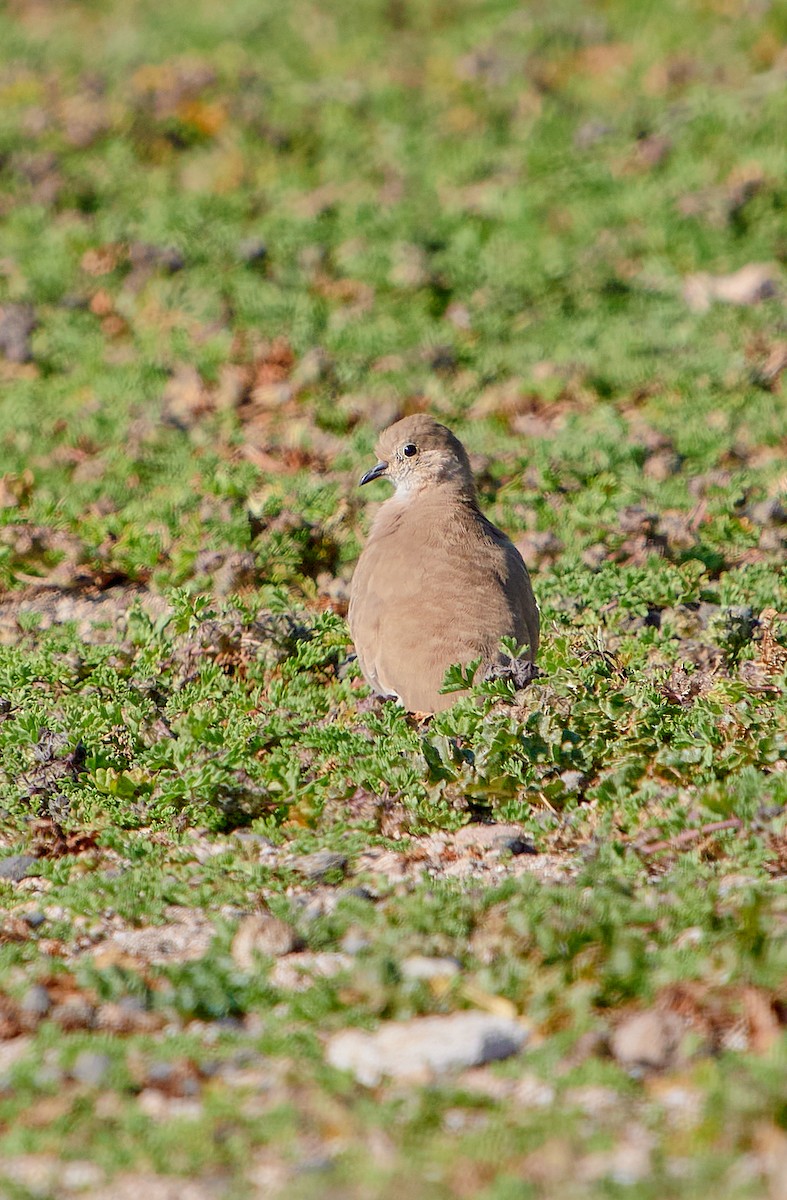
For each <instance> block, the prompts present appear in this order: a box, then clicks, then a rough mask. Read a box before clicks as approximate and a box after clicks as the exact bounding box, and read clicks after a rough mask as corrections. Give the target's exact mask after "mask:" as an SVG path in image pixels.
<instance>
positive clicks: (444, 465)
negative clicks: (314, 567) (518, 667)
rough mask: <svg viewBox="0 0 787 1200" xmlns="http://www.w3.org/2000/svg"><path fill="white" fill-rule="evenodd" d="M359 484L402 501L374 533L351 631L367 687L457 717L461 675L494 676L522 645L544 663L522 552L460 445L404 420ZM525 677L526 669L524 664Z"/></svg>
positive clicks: (424, 423) (415, 419)
mask: <svg viewBox="0 0 787 1200" xmlns="http://www.w3.org/2000/svg"><path fill="white" fill-rule="evenodd" d="M376 450H377V454H378V457H379V461H378V462H377V463H376V464H375V465H374V466H373V467H372V468H371V469H370V470H368V471H367V472H366V473H365V475H364V476H363V477H362V478H361V480H360V485H361V486H362V485H364V484H367V483H370V482H371V481H372V480H373V479H386V480H388V481H389V482H390V483H392V484H393V485H394V489H395V490H394V494H393V496H391V497H390V498H389V499H388V500H386V501H385V502H384V503H383V504H382V505H381V506H380V509H379V511H378V513H377V515H376V517H375V519H374V521H373V524H372V527H371V530H370V532H369V537H368V539H367V541H366V545H365V546H364V548H363V551H362V553H361V556H360V558H359V559H358V563H357V566H356V568H355V572H354V575H353V579H352V585H351V590H350V606H349V611H348V622H349V626H350V633H351V636H352V639H353V642H354V644H355V649H356V652H357V655H358V663H359V666H360V668H361V671H362V673H363V676H364V678H365V679H366V681H367V683H368V684H369V686H370V687H371V688H372V690H373V691H374V692H375V693H376V694H377V695H378V696H381V697H383V698H386V699H394V700H398V701H399V703H400V704H401V705H402V706H403V707H404V708H405V709H407V711H408V712H413V713H423V714H427V713H434V712H439V711H440V710H442V709H445V708H448V707H449V706H450V705H451V704H453V703H454V702H455V701H456V699H457V698H458V696H459V695H461V692H459V693H457V692H447V693H443V692H442V691H441V689H442V686H443V680H444V678H445V673H446V671H447V669H448V668H449V667H450V666H451V665H452V664H453V663H459V664H461V665H463V666H466V665H467V664H468V663H470V662H472V661H474V660H476V659H480V660H481V663H482V665H483V667H484V668H486V669H489V670H491V671H493V672H494V669H495V668H496V667H497V668H499V667H500V666H501V664H502V663H503V662H504V661H505V655H504V654H503V653H501V650H500V639H501V638H503V637H512V638H514V639H515V640H516V642H517V644H518V645H519V646H522V647H525V646H526V647H527V650H526V652H525V655H524V657H525V658H527V659H529V660H530V661H531V662H533V661H534V660H535V657H536V652H537V650H538V640H539V612H538V606H537V604H536V601H535V597H534V596H533V589H532V587H531V584H530V577H529V575H528V572H527V568H526V566H525V564H524V562H523V560H522V556H521V555H520V553H519V551H518V550H517V549H516V547H515V546H514V545H513V543H512V542H511V541H510V540H509V539H508V538H507V537H506V535H505V534H504V533H503V532H502V531H501V530H500V529H498V528H497V527H496V526H495V525H493V524H492V522H491V521H489V520H487V518H486V517H485V516H484V515H483V513H482V512H481V510H480V508H479V506H478V496H477V493H476V488H475V483H474V480H473V474H472V471H471V468H470V462H469V460H468V457H467V453H466V451H465V448H464V446H463V445H462V443H461V442H460V441H459V439H458V438H457V437H455V436H454V434H453V433H452V432H451V431H450V429H447V428H446V427H445V425H441V424H440V423H439V422H438V421H436V420H434V418H432V417H430V416H427V415H426V414H423V413H421V414H417V415H415V416H411V417H405V418H404V419H403V420H401V421H397V422H396V424H394V425H391V426H390V427H389V428H388V429H386V430H385V431H384V432H383V433H382V435H381V436H380V439H379V441H378V443H377V447H376ZM523 665H524V664H523Z"/></svg>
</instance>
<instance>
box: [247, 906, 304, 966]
mask: <svg viewBox="0 0 787 1200" xmlns="http://www.w3.org/2000/svg"><path fill="white" fill-rule="evenodd" d="M301 944H302V942H301V939H300V937H299V936H298V933H297V931H296V930H295V929H294V928H293V926H292V925H290V924H289V922H288V921H282V920H281V918H280V917H274V915H273V914H272V913H252V914H251V915H250V916H248V917H244V918H243V920H242V921H241V923H240V925H239V926H238V929H237V931H236V933H235V937H234V938H233V939H232V957H233V959H234V961H235V963H236V964H237V965H238V966H239V967H240V969H241V970H242V971H251V970H253V969H254V967H255V965H256V957H257V956H258V955H259V956H262V957H265V958H279V957H280V956H281V955H282V954H291V953H292V951H293V950H297V949H298V948H299V947H300V946H301Z"/></svg>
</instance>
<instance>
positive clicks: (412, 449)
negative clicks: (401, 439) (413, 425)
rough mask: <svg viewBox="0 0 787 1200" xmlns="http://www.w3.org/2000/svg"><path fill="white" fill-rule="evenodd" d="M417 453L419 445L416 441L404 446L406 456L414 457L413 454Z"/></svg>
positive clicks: (403, 452)
mask: <svg viewBox="0 0 787 1200" xmlns="http://www.w3.org/2000/svg"><path fill="white" fill-rule="evenodd" d="M417 453H418V447H417V446H416V444H415V442H408V443H407V445H406V446H403V447H402V454H404V456H405V458H412V457H413V455H414V454H417Z"/></svg>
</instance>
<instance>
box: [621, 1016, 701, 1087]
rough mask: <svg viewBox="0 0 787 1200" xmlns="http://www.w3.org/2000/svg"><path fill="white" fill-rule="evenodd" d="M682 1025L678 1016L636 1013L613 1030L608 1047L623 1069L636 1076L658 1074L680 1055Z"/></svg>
mask: <svg viewBox="0 0 787 1200" xmlns="http://www.w3.org/2000/svg"><path fill="white" fill-rule="evenodd" d="M682 1034H683V1023H682V1022H681V1020H680V1018H679V1017H678V1016H677V1015H676V1014H675V1013H669V1012H666V1013H662V1012H656V1011H654V1010H651V1011H648V1012H639V1013H634V1014H633V1015H632V1016H630V1017H626V1018H625V1019H624V1020H623V1021H621V1023H620V1025H618V1026H617V1028H616V1029H614V1030H613V1032H612V1035H611V1037H610V1039H609V1047H610V1050H611V1051H612V1054H613V1057H614V1058H616V1059H617V1060H618V1062H619V1063H620V1065H621V1066H622V1067H627V1068H628V1069H629V1070H631V1071H634V1072H641V1071H644V1070H651V1071H659V1070H662V1069H663V1068H664V1067H668V1066H670V1065H671V1064H672V1063H673V1062H674V1061H675V1058H676V1056H677V1053H678V1049H679V1046H680V1041H681V1036H682Z"/></svg>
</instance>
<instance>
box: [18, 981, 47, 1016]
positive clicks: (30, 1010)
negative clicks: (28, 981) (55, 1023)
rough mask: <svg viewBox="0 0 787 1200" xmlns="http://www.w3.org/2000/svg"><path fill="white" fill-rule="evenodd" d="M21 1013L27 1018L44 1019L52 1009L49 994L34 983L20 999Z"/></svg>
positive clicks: (40, 985)
mask: <svg viewBox="0 0 787 1200" xmlns="http://www.w3.org/2000/svg"><path fill="white" fill-rule="evenodd" d="M20 1007H21V1009H22V1012H23V1013H25V1014H26V1015H27V1016H29V1017H36V1018H41V1017H45V1016H46V1015H47V1013H48V1012H49V1010H50V1008H51V1007H52V1001H51V999H50V996H49V992H48V991H47V990H46V988H45V987H44V986H43V985H42V984H40V983H34V984H33V986H32V987H29V988H28V989H27V991H26V992H25V994H24V996H23V997H22V1003H21V1006H20Z"/></svg>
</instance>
